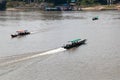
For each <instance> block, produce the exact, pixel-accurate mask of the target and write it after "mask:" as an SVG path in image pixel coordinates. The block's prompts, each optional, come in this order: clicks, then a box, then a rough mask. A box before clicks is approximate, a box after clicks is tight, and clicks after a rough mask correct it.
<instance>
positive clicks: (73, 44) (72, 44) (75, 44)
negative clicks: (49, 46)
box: [62, 39, 86, 49]
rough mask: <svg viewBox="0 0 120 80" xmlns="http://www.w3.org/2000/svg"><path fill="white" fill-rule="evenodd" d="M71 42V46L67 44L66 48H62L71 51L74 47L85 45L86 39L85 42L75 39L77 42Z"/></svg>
mask: <svg viewBox="0 0 120 80" xmlns="http://www.w3.org/2000/svg"><path fill="white" fill-rule="evenodd" d="M69 42H70V43H69V44H66V45H65V46H62V47H63V48H65V49H71V48H73V47H78V46H80V45H82V44H85V42H86V39H84V40H81V39H75V40H72V41H69Z"/></svg>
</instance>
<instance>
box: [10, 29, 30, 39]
mask: <svg viewBox="0 0 120 80" xmlns="http://www.w3.org/2000/svg"><path fill="white" fill-rule="evenodd" d="M28 34H30V32H29V31H28V30H21V31H16V33H15V34H11V37H12V38H14V37H17V36H24V35H28Z"/></svg>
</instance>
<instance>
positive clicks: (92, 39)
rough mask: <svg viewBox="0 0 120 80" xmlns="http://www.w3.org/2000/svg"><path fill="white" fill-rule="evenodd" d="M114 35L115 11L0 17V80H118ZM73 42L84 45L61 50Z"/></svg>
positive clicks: (118, 22)
mask: <svg viewBox="0 0 120 80" xmlns="http://www.w3.org/2000/svg"><path fill="white" fill-rule="evenodd" d="M95 16H99V20H96V21H92V17H95ZM24 29H27V30H29V31H30V32H32V33H31V34H30V35H27V36H24V37H17V38H11V36H10V35H11V34H14V33H15V31H17V30H24ZM119 34H120V11H98V12H96V11H93V12H92V11H86V12H85V11H82V12H41V11H26V12H10V11H5V12H4V11H3V12H0V80H21V79H22V80H119V79H120V42H119V41H120V36H119ZM77 38H81V39H87V42H86V44H85V45H82V46H80V47H78V48H73V49H71V50H65V49H63V48H60V47H61V46H62V45H64V44H66V43H67V41H69V40H73V39H77Z"/></svg>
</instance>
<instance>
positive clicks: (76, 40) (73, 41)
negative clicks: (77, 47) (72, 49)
mask: <svg viewBox="0 0 120 80" xmlns="http://www.w3.org/2000/svg"><path fill="white" fill-rule="evenodd" d="M79 40H81V39H75V40H72V41H70V42H72V43H75V42H78V41H79Z"/></svg>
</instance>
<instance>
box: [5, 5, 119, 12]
mask: <svg viewBox="0 0 120 80" xmlns="http://www.w3.org/2000/svg"><path fill="white" fill-rule="evenodd" d="M25 10H42V9H41V8H39V7H16V8H7V9H6V11H25ZM103 10H120V5H112V6H108V5H104V6H101V5H100V6H94V7H83V8H80V7H79V8H77V9H75V10H73V11H103Z"/></svg>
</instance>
